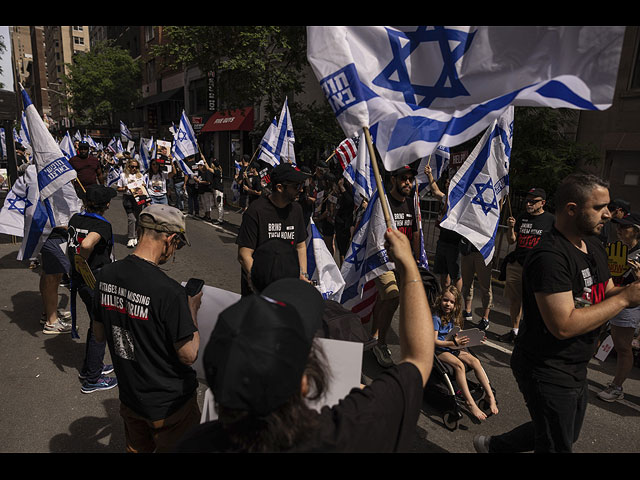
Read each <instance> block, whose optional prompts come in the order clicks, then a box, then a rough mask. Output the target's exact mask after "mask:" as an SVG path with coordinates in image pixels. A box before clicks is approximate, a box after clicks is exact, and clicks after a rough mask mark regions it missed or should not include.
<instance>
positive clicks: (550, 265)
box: [474, 174, 640, 453]
mask: <svg viewBox="0 0 640 480" xmlns="http://www.w3.org/2000/svg"><path fill="white" fill-rule="evenodd" d="M607 205H609V190H608V184H607V183H606V182H604V181H603V180H601V179H599V178H598V177H595V176H593V175H585V174H574V175H569V176H568V177H567V178H565V179H564V180H563V181H562V182H561V183H560V185H559V186H558V188H557V190H556V206H557V209H556V221H555V224H554V227H553V228H552V230H551V231H550V232H549V233H548V234H546V235H544V236H543V237H542V239H541V240H540V242H539V243H538V245H537V246H536V248H534V249H532V250H531V252H530V253H529V254H528V255H527V257H526V260H525V264H524V274H523V297H522V298H523V318H522V322H521V324H520V332H519V333H518V336H517V337H516V343H515V347H514V349H513V354H512V356H511V368H512V370H513V374H514V376H515V378H516V381H517V383H518V387H519V389H520V391H521V392H522V394H523V397H524V400H525V403H526V405H527V408H528V410H529V413H530V415H531V422H528V423H526V424H524V425H521V426H519V427H516V428H515V429H514V430H512V431H510V432H507V433H504V434H502V435H498V436H492V437H484V436H476V437H475V438H474V447H475V448H476V450H477V451H480V452H496V453H500V452H504V453H506V452H524V451H532V450H533V451H535V452H571V451H572V446H573V443H575V441H576V440H577V439H578V436H579V434H580V430H581V428H582V423H583V421H584V417H585V409H586V406H587V399H588V389H587V364H588V363H589V360H590V359H591V358H592V357H593V354H594V353H595V350H596V342H597V340H598V337H599V333H600V328H601V327H602V325H604V324H605V323H606V322H607V321H608V320H609V319H610V318H612V317H613V316H614V315H616V314H617V313H619V312H620V311H622V310H623V309H624V308H627V307H629V306H635V305H638V304H640V280H638V281H635V282H633V283H631V284H630V285H628V286H625V287H618V286H614V285H613V282H612V280H611V276H610V273H609V266H608V261H607V254H606V252H605V250H604V248H603V246H602V243H601V242H600V241H599V240H598V238H597V235H598V234H599V233H600V232H601V230H602V227H603V225H604V224H605V223H606V222H607V221H609V219H610V213H609V210H608V208H607Z"/></svg>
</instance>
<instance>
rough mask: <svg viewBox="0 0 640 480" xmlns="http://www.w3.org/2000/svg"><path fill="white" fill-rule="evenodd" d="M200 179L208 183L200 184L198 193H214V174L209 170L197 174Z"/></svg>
mask: <svg viewBox="0 0 640 480" xmlns="http://www.w3.org/2000/svg"><path fill="white" fill-rule="evenodd" d="M197 175H198V176H199V177H200V180H204V181H205V182H207V183H199V184H198V193H205V192H212V191H213V172H211V171H209V170H207V169H206V168H205V169H204V170H203V171H201V172H198V174H197Z"/></svg>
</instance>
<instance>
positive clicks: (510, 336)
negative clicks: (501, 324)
mask: <svg viewBox="0 0 640 480" xmlns="http://www.w3.org/2000/svg"><path fill="white" fill-rule="evenodd" d="M498 340H499V341H501V342H503V343H511V344H513V343H515V342H516V334H515V332H514V331H513V330H509V332H508V333H505V334H504V335H500V336H499V337H498Z"/></svg>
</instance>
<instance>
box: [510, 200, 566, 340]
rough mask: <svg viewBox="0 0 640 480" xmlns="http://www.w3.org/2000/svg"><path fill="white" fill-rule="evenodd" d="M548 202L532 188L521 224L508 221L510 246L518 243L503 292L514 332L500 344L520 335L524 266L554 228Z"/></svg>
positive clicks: (511, 219) (520, 217)
mask: <svg viewBox="0 0 640 480" xmlns="http://www.w3.org/2000/svg"><path fill="white" fill-rule="evenodd" d="M546 201H547V194H546V192H545V191H544V190H543V189H541V188H532V189H531V190H529V191H528V192H527V197H526V199H525V208H526V211H525V212H524V213H522V214H521V215H520V216H519V217H518V220H516V219H515V218H513V217H509V218H508V219H507V225H508V227H509V230H508V233H507V242H508V243H509V245H513V244H514V243H515V244H516V249H515V250H514V251H513V255H512V261H510V262H509V263H507V272H506V273H507V274H506V282H505V289H504V291H505V294H506V296H507V298H508V299H509V313H510V317H511V325H512V329H511V330H510V331H509V332H508V333H506V334H504V335H502V336H501V337H500V341H503V342H509V343H513V342H514V341H515V338H516V335H518V328H519V326H520V317H521V316H522V265H523V264H524V260H525V257H526V255H527V253H529V251H530V250H531V249H532V248H534V247H535V246H536V245H537V244H538V242H539V241H540V238H541V237H542V234H543V233H545V232H548V231H549V230H551V227H552V226H553V220H554V216H553V214H551V213H549V212H546V211H545V210H544V207H545V204H546Z"/></svg>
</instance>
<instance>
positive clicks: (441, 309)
mask: <svg viewBox="0 0 640 480" xmlns="http://www.w3.org/2000/svg"><path fill="white" fill-rule="evenodd" d="M463 322H464V320H463V318H462V295H461V294H460V291H459V290H458V289H457V288H456V287H455V286H454V285H449V286H447V287H445V288H444V289H443V290H442V292H441V294H440V295H439V296H438V297H437V299H436V301H435V304H434V305H433V324H434V329H435V355H436V359H435V361H434V370H436V372H433V373H435V375H434V380H436V379H437V378H438V377H440V378H442V379H443V380H444V381H445V382H447V383H449V387H451V382H450V381H449V379H448V369H447V368H446V366H447V365H448V366H450V367H451V369H452V370H453V374H454V376H455V381H456V383H457V385H458V387H459V388H460V391H461V393H462V398H463V399H464V401H465V402H466V406H467V408H468V409H469V412H470V413H471V414H472V415H473V416H474V417H475V418H477V419H478V420H485V419H486V418H487V415H486V414H485V413H484V412H483V411H482V410H481V409H480V407H479V406H478V404H477V403H476V401H475V399H474V397H473V394H472V390H473V391H474V392H475V391H481V392H484V396H483V398H482V400H483V402H484V403H485V404H487V405H488V410H489V411H490V412H491V413H492V414H494V415H495V414H497V413H498V406H497V403H496V399H495V395H494V391H493V389H492V388H491V385H490V383H489V378H488V377H487V374H486V372H485V371H484V369H483V368H482V365H481V363H480V360H479V359H478V358H477V357H476V356H474V355H472V354H471V353H470V352H469V351H468V350H467V349H465V348H464V345H465V344H467V343H468V341H469V339H468V337H460V336H459V335H456V336H454V337H453V338H452V339H451V340H446V337H447V335H448V334H449V333H450V332H451V330H452V329H453V327H454V326H458V327H459V328H460V329H462V326H463V325H462V324H463ZM467 367H468V368H470V369H472V370H473V371H474V373H475V375H476V377H477V379H478V380H479V382H480V385H479V386H477V387H476V385H475V384H472V385H473V389H470V388H469V383H470V382H469V381H468V380H467V376H466V369H467ZM443 370H444V371H443ZM427 388H429V386H428V385H427ZM452 393H454V394H455V392H452ZM452 413H453V412H452ZM458 415H459V413H458ZM459 418H460V416H458V417H457V418H454V420H455V422H456V423H457V420H458V419H459ZM445 423H447V421H446V419H445Z"/></svg>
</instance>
